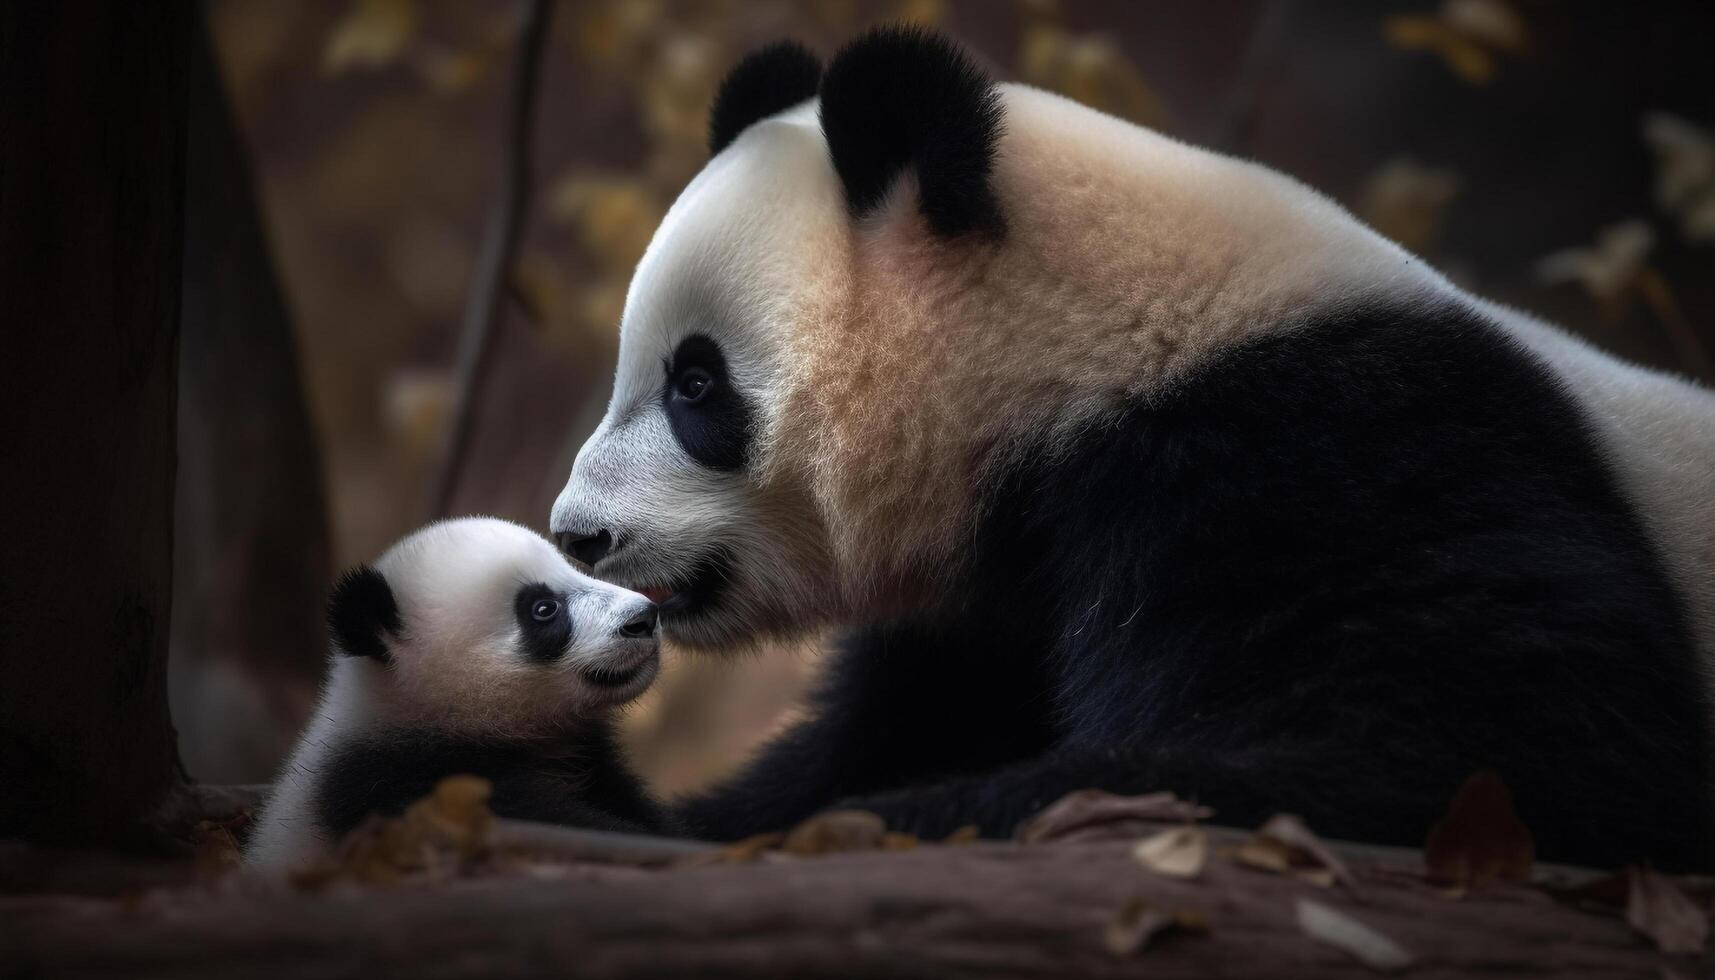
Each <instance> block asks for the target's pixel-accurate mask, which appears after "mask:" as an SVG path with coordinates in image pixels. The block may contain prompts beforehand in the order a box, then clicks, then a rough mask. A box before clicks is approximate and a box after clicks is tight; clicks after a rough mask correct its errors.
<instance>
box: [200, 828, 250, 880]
mask: <svg viewBox="0 0 1715 980" xmlns="http://www.w3.org/2000/svg"><path fill="white" fill-rule="evenodd" d="M191 843H192V845H193V846H194V847H195V848H196V866H197V872H198V873H199V874H202V875H204V876H211V877H212V876H217V875H223V874H225V873H226V872H228V871H232V870H234V869H235V868H237V867H238V866H239V865H240V864H242V863H243V860H244V859H243V856H242V852H241V851H240V850H239V847H238V840H237V838H235V837H233V836H232V831H230V830H228V829H227V827H226V825H225V824H223V823H220V822H218V821H215V820H199V821H197V825H196V826H195V827H193V828H191Z"/></svg>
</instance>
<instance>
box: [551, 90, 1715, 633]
mask: <svg viewBox="0 0 1715 980" xmlns="http://www.w3.org/2000/svg"><path fill="white" fill-rule="evenodd" d="M998 88H999V91H1000V93H1001V98H1002V100H1003V103H1004V106H1005V113H1006V123H1005V134H1004V136H1003V137H1002V139H1001V141H1000V144H999V154H998V158H997V160H996V162H995V168H994V175H993V181H992V182H993V185H994V187H995V189H996V194H997V197H998V198H999V200H1000V202H1001V205H1002V209H1003V211H1004V212H1005V213H1006V215H1007V222H1008V236H1009V241H1008V245H1007V247H1006V248H1005V249H1001V250H998V251H988V250H984V249H982V248H980V247H977V246H972V245H970V244H968V243H966V242H959V241H955V242H943V241H940V240H937V239H936V238H935V237H934V236H932V235H930V234H928V233H927V231H926V229H925V227H924V222H923V218H922V217H921V215H920V214H919V213H918V210H917V208H916V206H915V189H914V181H913V178H912V176H911V175H910V174H909V172H907V173H906V174H905V175H904V176H902V177H901V178H900V179H899V180H898V181H897V182H896V184H895V186H894V189H893V192H892V194H891V195H890V198H889V200H888V201H887V202H886V203H885V204H884V206H883V207H881V208H880V209H879V210H878V211H877V212H875V213H873V214H870V215H867V216H865V217H863V218H862V219H860V220H859V221H858V223H857V225H856V227H855V228H854V227H853V225H852V222H851V220H850V218H849V217H848V210H847V206H846V202H845V200H844V198H843V196H842V193H841V185H840V181H839V179H838V177H837V176H836V174H835V173H834V170H833V168H832V167H831V166H830V165H829V162H828V159H827V153H828V150H827V145H826V141H825V139H824V137H823V134H822V130H821V128H820V126H819V123H818V119H817V108H818V107H817V103H816V100H811V101H809V102H807V103H804V104H802V105H799V106H797V107H795V108H793V109H790V110H788V111H785V112H782V113H780V114H779V115H777V116H774V117H772V118H770V119H767V120H764V121H762V122H760V123H757V124H755V125H753V126H751V127H750V128H749V129H748V130H746V131H745V132H744V133H743V134H742V135H741V136H739V137H738V138H737V139H736V140H735V141H734V142H733V143H732V144H731V145H730V146H729V147H727V148H726V149H725V150H723V151H722V152H721V153H720V154H718V155H717V156H716V157H715V158H714V159H713V160H711V161H710V163H709V165H708V166H707V167H706V168H705V169H704V170H703V171H702V172H701V173H700V174H699V175H698V176H697V177H696V178H695V179H694V180H693V181H692V182H691V183H690V185H689V186H688V187H686V189H685V191H684V192H683V194H682V195H681V196H680V198H679V199H678V201H677V202H676V203H675V204H674V206H673V208H672V209H671V210H670V212H669V213H668V215H667V217H666V219H665V220H664V221H663V222H662V225H661V227H660V229H659V230H658V231H657V233H656V235H655V238H654V240H653V241H652V242H651V244H650V247H649V249H648V251H647V252H646V254H645V255H644V257H643V259H642V261H641V262H640V264H639V266H638V269H637V273H636V276H635V277H634V278H633V280H632V284H631V289H630V292H629V294H628V297H627V304H626V310H625V314H624V319H623V321H622V326H621V335H620V356H619V367H618V371H617V374H616V378H615V390H614V394H613V400H612V403H611V405H610V407H609V411H608V414H607V416H606V418H605V419H604V420H603V422H602V424H601V426H600V428H598V430H597V431H596V433H595V434H594V435H593V436H592V437H591V438H590V440H589V441H588V442H587V443H586V444H585V446H584V448H583V450H582V452H581V453H580V454H579V457H578V461H577V464H576V466H575V467H574V469H573V472H572V476H571V479H570V481H569V482H568V483H567V486H566V488H565V490H564V491H563V492H562V494H561V495H560V497H559V499H558V500H557V501H556V503H555V506H554V510H553V514H552V524H553V527H554V528H555V530H557V531H564V530H568V529H584V528H601V527H609V526H618V527H625V528H629V529H633V530H634V533H635V538H634V540H633V541H631V542H630V546H629V547H628V549H627V553H626V554H625V555H624V556H623V558H620V557H616V559H615V560H614V561H613V562H612V563H611V564H610V565H608V566H605V567H603V568H602V569H601V571H602V573H603V574H604V575H609V576H612V577H615V578H616V580H618V581H623V582H627V583H629V584H634V585H648V584H654V583H660V582H670V581H674V580H679V579H682V578H683V577H684V576H685V575H686V574H687V570H686V568H685V566H684V562H685V561H686V560H687V558H688V557H690V556H694V555H696V554H697V553H698V551H699V548H700V547H702V545H703V543H704V542H707V541H712V540H720V541H723V542H726V543H728V544H729V545H730V546H732V548H733V552H734V556H735V565H734V567H733V569H732V571H731V580H732V581H731V583H730V585H729V589H728V595H729V596H730V597H731V598H732V602H731V603H730V604H729V605H728V606H727V608H726V609H724V610H721V611H719V612H718V613H717V614H715V615H713V616H710V617H707V618H704V619H700V620H695V621H690V622H678V623H675V622H674V621H673V620H672V619H671V618H667V619H665V620H664V622H665V623H666V625H667V627H668V629H669V630H670V631H672V632H674V634H675V635H676V636H678V638H680V639H682V640H685V641H687V642H690V643H692V644H694V645H704V646H719V645H723V644H730V643H732V642H735V641H738V640H741V639H743V638H744V637H745V636H747V635H748V634H750V633H752V632H754V631H756V630H757V629H759V628H760V629H766V630H793V629H798V628H802V627H805V626H808V625H813V624H815V623H817V622H820V621H824V620H828V619H833V620H841V621H844V620H850V619H852V618H863V617H867V616H871V615H874V614H876V613H878V612H880V611H884V610H886V609H889V608H895V607H897V606H899V605H900V604H902V603H906V604H908V603H910V602H912V601H914V600H913V599H912V598H911V597H912V596H913V595H919V594H927V593H929V592H932V590H933V584H934V582H933V579H934V575H933V570H934V569H935V568H936V567H938V565H940V564H941V563H943V562H944V561H946V559H947V558H948V557H949V556H951V555H954V554H956V553H957V551H958V549H959V547H960V540H961V538H960V535H961V533H962V531H963V529H964V528H965V527H966V526H967V524H968V520H969V518H970V517H971V515H970V514H969V513H967V512H966V511H964V510H962V509H961V507H962V506H963V505H965V504H967V503H968V502H969V501H970V499H971V494H970V493H968V492H937V490H938V489H939V488H947V487H956V486H968V485H970V484H971V483H972V481H974V480H976V479H977V478H978V476H979V474H980V473H981V472H982V471H983V470H984V468H985V467H987V466H991V465H993V464H994V463H995V462H996V461H997V460H998V459H999V457H1000V456H1001V454H1004V453H1005V452H1006V451H1007V449H1008V448H1009V445H1010V443H1009V439H1008V434H1009V433H1013V432H1018V431H1028V432H1032V433H1040V432H1043V431H1045V430H1046V431H1054V432H1060V433H1064V434H1067V435H1071V434H1075V433H1077V432H1078V431H1081V430H1082V429H1084V428H1085V427H1087V426H1088V425H1090V424H1094V423H1095V422H1097V421H1098V420H1099V419H1101V418H1102V417H1103V415H1104V413H1106V412H1108V411H1110V410H1111V409H1112V408H1113V407H1114V406H1115V405H1117V404H1118V403H1120V402H1122V401H1124V400H1126V399H1132V398H1137V397H1140V396H1141V397H1145V398H1147V397H1149V395H1150V393H1151V392H1154V391H1158V390H1161V389H1162V388H1163V386H1167V385H1171V384H1172V382H1173V380H1174V379H1175V378H1177V377H1181V376H1183V375H1184V374H1185V373H1186V372H1187V371H1189V370H1191V369H1193V368H1195V367H1196V366H1198V365H1199V364H1200V363H1202V362H1203V361H1204V360H1206V359H1207V358H1208V357H1210V356H1211V355H1213V354H1216V353H1218V352H1220V351H1222V350H1225V349H1230V348H1231V347H1232V346H1233V345H1235V344H1237V343H1239V342H1241V341H1242V340H1244V339H1245V338H1246V337H1248V336H1251V335H1253V334H1255V333H1257V332H1260V331H1268V330H1272V329H1275V328H1277V327H1278V326H1279V325H1281V324H1290V323H1294V322H1297V321H1298V319H1299V317H1298V314H1301V313H1305V312H1316V311H1326V310H1329V309H1338V308H1340V307H1341V306H1342V305H1344V304H1356V303H1360V302H1362V301H1364V300H1365V299H1371V298H1376V297H1388V298H1391V299H1394V300H1400V299H1409V298H1410V297H1412V296H1419V297H1423V298H1424V299H1425V300H1428V299H1433V298H1438V297H1439V298H1445V297H1458V298H1459V299H1460V300H1462V301H1464V302H1467V303H1470V304H1472V305H1473V306H1476V307H1478V308H1480V309H1483V310H1485V311H1486V312H1488V313H1490V314H1491V315H1492V316H1493V317H1494V318H1495V319H1496V320H1497V321H1498V322H1500V323H1501V324H1503V325H1504V326H1505V328H1506V329H1507V330H1509V331H1510V332H1511V333H1512V334H1513V335H1514V336H1516V337H1517V338H1518V340H1519V342H1520V343H1521V344H1523V345H1524V346H1525V347H1526V348H1528V349H1529V350H1531V351H1532V352H1534V353H1535V354H1536V355H1537V356H1539V357H1541V358H1542V359H1543V360H1544V361H1545V362H1546V363H1547V364H1549V365H1550V366H1551V368H1552V369H1553V370H1554V371H1555V372H1556V373H1558V374H1559V375H1560V376H1561V377H1563V378H1564V379H1565V381H1566V383H1567V387H1568V390H1569V391H1570V392H1571V393H1572V394H1573V395H1574V396H1575V397H1576V398H1577V399H1578V400H1579V401H1580V403H1581V404H1583V405H1584V406H1585V407H1586V409H1587V410H1588V411H1589V413H1590V417H1591V419H1592V420H1593V422H1594V423H1595V424H1596V426H1597V428H1598V430H1599V432H1600V433H1601V435H1602V438H1603V439H1604V442H1605V444H1606V447H1607V450H1608V452H1609V454H1610V457H1611V462H1612V464H1613V466H1614V468H1615V470H1616V472H1617V473H1618V474H1619V476H1620V479H1621V480H1622V482H1623V484H1624V485H1625V488H1626V489H1627V491H1628V492H1629V493H1630V494H1631V495H1632V497H1633V499H1634V502H1635V504H1636V506H1637V508H1638V510H1639V511H1640V513H1641V514H1642V515H1643V517H1644V519H1645V520H1646V522H1647V523H1648V525H1649V527H1650V530H1651V531H1652V532H1653V534H1654V536H1655V539H1656V543H1657V545H1658V547H1659V548H1660V549H1661V551H1662V553H1663V554H1665V555H1667V556H1669V557H1670V559H1671V561H1672V565H1673V569H1674V572H1675V576H1676V580H1677V582H1678V584H1679V585H1680V586H1681V587H1682V588H1683V589H1684V591H1685V593H1686V595H1687V597H1688V598H1689V599H1690V600H1691V601H1690V603H1689V605H1690V607H1691V612H1692V614H1693V616H1694V617H1695V619H1696V624H1697V629H1698V633H1699V636H1700V639H1701V646H1702V648H1703V650H1704V651H1705V653H1706V655H1707V656H1708V657H1709V658H1710V659H1711V662H1715V396H1711V394H1710V393H1709V392H1708V391H1706V390H1704V389H1701V388H1698V387H1696V386H1694V385H1691V384H1689V383H1686V382H1684V381H1682V380H1680V379H1678V378H1675V377H1671V376H1668V375H1666V374H1662V373H1659V372H1654V371H1648V370H1645V369H1642V368H1639V367H1635V366H1632V365H1628V364H1624V363H1622V362H1619V361H1617V360H1615V359H1614V358H1611V357H1609V356H1607V355H1604V354H1601V353H1599V352H1597V351H1595V350H1593V349H1592V348H1590V347H1588V346H1587V345H1585V344H1583V343H1581V342H1579V341H1577V340H1575V339H1573V338H1571V337H1570V336H1568V335H1566V334H1565V333H1564V332H1562V331H1560V330H1558V329H1556V328H1554V327H1550V326H1547V325H1545V324H1541V323H1539V322H1537V321H1534V320H1532V319H1530V318H1529V317H1526V316H1524V315H1522V314H1518V313H1516V312H1513V311H1511V310H1506V309H1502V308H1499V307H1496V306H1493V305H1491V304H1485V303H1481V302H1480V301H1478V300H1476V299H1475V298H1473V297H1470V296H1467V295H1464V294H1462V293H1461V292H1460V291H1459V290H1458V289H1457V288H1456V287H1455V286H1453V285H1452V284H1451V283H1450V282H1448V281H1447V280H1446V279H1445V278H1444V277H1442V276H1441V275H1439V274H1438V273H1436V272H1435V271H1434V270H1433V269H1431V268H1430V267H1429V266H1427V265H1426V264H1425V263H1424V262H1422V261H1421V260H1420V259H1418V258H1416V257H1414V256H1412V255H1410V254H1409V253H1407V252H1405V251H1403V250H1402V249H1400V248H1398V247H1397V246H1396V245H1394V244H1393V243H1391V242H1389V241H1387V240H1386V239H1383V238H1382V237H1381V236H1379V235H1377V234H1375V233H1374V232H1373V231H1371V230H1370V229H1368V228H1366V227H1365V226H1363V225H1362V224H1360V223H1359V222H1357V221H1356V220H1355V219H1353V218H1352V217H1351V216H1350V215H1349V214H1348V213H1347V212H1346V211H1344V210H1343V209H1342V208H1340V207H1339V206H1338V205H1337V204H1335V203H1334V202H1332V201H1330V200H1328V199H1327V198H1325V197H1323V196H1322V195H1320V194H1318V193H1316V192H1314V191H1312V190H1311V189H1309V188H1307V187H1305V186H1304V185H1302V184H1300V183H1298V182H1296V181H1294V180H1292V179H1290V178H1288V177H1285V176H1283V175H1281V174H1279V173H1277V172H1275V171H1272V170H1269V169H1268V168H1266V167H1263V166H1260V165H1257V164H1253V163H1248V162H1245V161H1241V160H1236V159H1233V158H1229V157H1224V156H1220V155H1218V154H1215V153H1211V152H1208V151H1205V150H1201V149H1198V148H1195V147H1191V146H1188V145H1185V144H1183V143H1180V142H1177V141H1175V140H1172V139H1170V138H1167V137H1164V136H1162V135H1160V134H1158V133H1154V132H1151V131H1149V130H1146V129H1142V128H1139V127H1137V126H1133V125H1131V124H1129V123H1126V122H1123V121H1121V120H1117V119H1114V118H1112V117H1110V116H1106V115H1104V114H1102V113H1099V112H1096V111H1094V110H1091V109H1089V108H1087V107H1084V106H1081V105H1079V104H1077V103H1074V102H1071V101H1069V100H1067V99H1064V98H1061V97H1059V96H1056V95H1052V94H1049V93H1046V92H1042V91H1038V90H1035V89H1032V88H1029V87H1026V86H1022V85H1012V84H1005V85H1000V86H998ZM1050 325H1051V326H1050ZM691 331H700V332H704V333H707V334H710V335H711V336H713V337H714V338H715V339H716V340H717V341H718V342H719V343H720V344H721V345H722V347H723V349H724V350H725V351H726V353H727V357H728V358H729V359H730V360H731V361H732V362H733V363H734V370H733V375H734V378H735V384H737V385H738V386H739V387H740V388H741V389H742V390H743V391H744V392H745V394H746V395H747V396H748V397H749V398H751V399H752V400H753V401H754V403H755V404H756V405H757V406H758V407H759V410H760V411H759V414H760V419H761V421H760V425H759V432H758V434H757V444H756V456H755V459H756V462H755V463H754V464H753V465H752V468H751V472H749V473H747V474H721V473H712V472H710V471H708V470H706V469H704V468H702V467H699V466H697V465H696V464H695V463H694V462H693V461H692V460H690V459H689V458H688V457H687V456H686V454H685V452H684V450H683V449H682V448H681V447H680V446H679V445H678V444H677V443H676V442H675V440H674V437H673V434H672V433H671V432H670V431H669V429H668V426H667V424H666V421H665V419H664V417H663V411H662V408H661V405H660V403H659V400H658V397H657V396H658V393H659V390H660V385H661V376H660V372H661V361H662V359H663V358H664V357H665V356H667V355H668V354H669V353H670V352H671V351H672V349H673V347H674V345H675V344H676V343H677V342H678V341H679V340H680V339H681V338H682V337H683V336H685V335H686V334H687V333H689V332H691ZM955 372H956V373H957V375H958V376H960V377H962V378H965V379H968V380H969V381H970V382H972V383H970V384H966V385H964V386H961V387H960V388H954V389H947V388H944V387H937V386H935V385H934V379H935V378H936V377H937V376H945V375H948V374H951V373H955ZM925 396H927V397H925ZM925 570H927V572H926V571H925Z"/></svg>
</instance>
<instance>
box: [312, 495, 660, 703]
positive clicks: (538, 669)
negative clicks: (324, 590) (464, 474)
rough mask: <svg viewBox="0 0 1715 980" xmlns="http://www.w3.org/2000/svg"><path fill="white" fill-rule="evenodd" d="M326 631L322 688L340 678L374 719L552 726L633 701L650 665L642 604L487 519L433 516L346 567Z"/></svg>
mask: <svg viewBox="0 0 1715 980" xmlns="http://www.w3.org/2000/svg"><path fill="white" fill-rule="evenodd" d="M328 626H329V631H330V633H331V634H332V639H333V646H334V652H335V660H334V670H335V675H334V682H333V684H332V685H331V686H330V691H335V689H337V688H339V687H340V686H341V683H342V682H341V678H342V677H343V678H345V681H344V683H345V684H347V685H357V684H360V685H361V687H362V690H363V699H364V700H363V709H364V710H365V711H367V712H369V713H371V714H372V716H373V720H374V721H376V722H379V723H384V724H391V725H400V726H407V727H420V726H421V727H433V728H438V729H441V730H444V731H453V732H459V733H463V734H473V735H494V736H535V735H548V734H553V733H554V732H556V731H558V730H561V729H565V728H568V727H570V726H572V725H574V724H575V723H577V722H579V721H581V720H584V719H588V718H590V717H591V716H592V715H600V714H602V713H604V712H605V711H606V710H607V709H609V708H611V707H613V706H615V705H618V704H622V703H624V702H626V701H630V700H632V699H634V698H636V697H637V696H638V695H639V694H641V693H642V692H643V691H644V690H645V689H646V688H648V686H649V684H650V682H651V681H652V680H653V679H654V678H655V674H656V671H657V669H658V667H659V657H658V648H657V641H656V639H655V608H654V605H653V604H652V603H651V602H650V601H649V600H648V599H646V598H644V597H643V596H641V595H638V594H637V593H635V592H629V591H627V590H625V589H622V588H620V587H618V586H616V585H611V584H609V583H606V582H601V581H598V580H596V579H593V578H591V577H589V576H587V575H584V574H583V573H581V572H579V571H578V570H577V569H575V568H573V567H572V566H571V564H570V563H568V562H567V561H566V560H565V558H564V557H562V556H561V555H560V553H559V551H558V550H557V549H555V548H554V546H553V545H552V544H550V543H548V541H547V540H545V539H543V538H542V537H541V536H539V535H537V534H535V533H533V532H531V531H529V530H527V529H525V528H522V527H519V526H518V525H516V524H512V523H509V522H507V521H501V520H495V519H492V518H463V519H459V520H450V521H442V522H439V523H436V524H431V525H429V526H428V527H425V528H423V529H422V530H419V531H417V532H415V533H413V534H411V535H410V536H408V537H406V538H404V539H403V540H401V541H399V542H398V543H397V544H395V545H394V546H393V547H392V548H390V549H388V551H387V552H386V553H385V554H383V555H382V556H381V557H380V558H379V559H377V560H376V561H375V562H374V563H373V564H370V565H363V566H359V567H358V568H355V569H352V570H351V571H349V572H347V573H345V575H344V576H343V577H341V579H340V581H339V582H338V584H337V585H336V586H335V587H334V590H333V593H332V595H331V597H330V598H329V602H328ZM333 696H335V697H337V696H338V693H337V692H336V693H334V695H333Z"/></svg>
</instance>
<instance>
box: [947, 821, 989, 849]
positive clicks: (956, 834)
mask: <svg viewBox="0 0 1715 980" xmlns="http://www.w3.org/2000/svg"><path fill="white" fill-rule="evenodd" d="M982 836H983V831H982V828H981V827H978V826H977V825H976V824H974V823H968V824H965V825H964V826H963V827H960V828H959V829H958V830H955V831H953V832H952V833H950V834H948V835H947V836H946V838H945V839H943V840H942V841H941V843H942V844H945V845H947V846H949V847H958V846H959V845H961V844H974V843H976V842H977V841H978V840H980V839H982Z"/></svg>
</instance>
